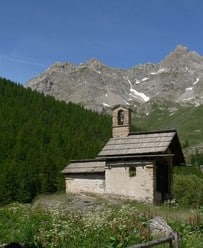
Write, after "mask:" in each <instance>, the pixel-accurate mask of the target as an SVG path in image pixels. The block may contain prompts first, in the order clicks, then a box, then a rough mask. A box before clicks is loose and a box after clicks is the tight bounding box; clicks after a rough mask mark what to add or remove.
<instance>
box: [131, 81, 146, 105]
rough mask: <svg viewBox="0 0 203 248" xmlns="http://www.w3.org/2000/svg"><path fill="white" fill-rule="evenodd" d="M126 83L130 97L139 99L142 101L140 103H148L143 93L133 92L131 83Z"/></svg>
mask: <svg viewBox="0 0 203 248" xmlns="http://www.w3.org/2000/svg"><path fill="white" fill-rule="evenodd" d="M128 83H129V85H130V93H129V95H130V96H132V97H134V98H138V99H140V100H142V101H144V102H148V101H149V99H150V98H149V97H148V96H146V95H145V94H144V93H142V92H138V91H137V90H135V89H134V88H133V87H132V83H131V81H130V80H129V79H128Z"/></svg>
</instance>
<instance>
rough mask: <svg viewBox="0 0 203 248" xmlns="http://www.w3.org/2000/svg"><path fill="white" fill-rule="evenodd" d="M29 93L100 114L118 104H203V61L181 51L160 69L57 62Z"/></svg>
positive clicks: (184, 49)
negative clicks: (158, 102) (41, 93)
mask: <svg viewBox="0 0 203 248" xmlns="http://www.w3.org/2000/svg"><path fill="white" fill-rule="evenodd" d="M25 87H30V88H31V89H33V90H37V91H39V92H43V93H44V94H45V95H51V96H54V97H55V98H56V99H58V100H63V101H65V102H73V103H76V104H81V105H82V106H84V107H86V108H87V109H92V110H95V111H99V112H100V111H103V110H106V109H108V108H110V107H112V106H113V105H116V104H125V105H130V106H131V107H136V108H138V109H139V108H140V107H141V108H143V106H145V105H146V106H148V105H150V104H151V103H152V102H154V101H160V102H164V101H168V102H171V104H172V105H173V104H177V103H178V104H180V105H185V104H186V105H188V104H189V105H193V106H199V105H201V104H203V57H202V56H200V55H199V54H198V53H196V52H195V51H189V49H188V48H187V47H185V46H182V45H178V46H176V48H175V50H174V51H172V52H171V53H169V54H168V55H167V56H166V57H165V58H163V60H161V61H160V63H158V64H153V63H150V62H149V63H146V64H139V65H136V66H134V67H132V68H130V69H122V68H113V67H109V66H107V65H105V64H104V63H102V62H101V61H99V60H97V59H95V58H92V59H89V60H88V61H87V62H85V63H80V64H79V65H76V64H73V63H70V62H65V63H62V62H57V63H55V64H53V65H51V66H50V67H49V68H48V69H47V70H46V71H44V72H43V73H41V74H40V75H38V76H36V77H34V78H32V79H31V80H29V81H28V82H27V83H26V84H25Z"/></svg>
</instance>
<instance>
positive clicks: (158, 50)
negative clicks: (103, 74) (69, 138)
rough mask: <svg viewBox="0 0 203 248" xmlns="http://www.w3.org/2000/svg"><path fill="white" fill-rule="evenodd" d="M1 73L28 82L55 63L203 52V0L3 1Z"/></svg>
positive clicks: (124, 64)
mask: <svg viewBox="0 0 203 248" xmlns="http://www.w3.org/2000/svg"><path fill="white" fill-rule="evenodd" d="M0 3H1V4H0V10H1V14H0V77H4V78H7V79H10V80H12V81H14V82H17V83H20V84H25V83H26V82H27V81H28V80H30V79H32V78H33V77H35V76H38V75H39V74H40V73H42V72H43V71H45V70H46V69H48V67H50V66H51V65H52V64H54V63H56V62H71V63H74V64H80V63H85V62H86V61H88V60H89V59H91V58H96V59H98V60H100V61H101V62H103V63H104V64H106V65H108V66H111V67H118V68H123V69H128V68H132V67H134V66H136V65H138V64H144V63H147V62H152V63H159V62H160V61H161V60H163V59H164V57H166V56H167V55H168V54H169V53H170V52H172V51H173V50H174V49H175V47H176V46H177V45H180V44H181V45H184V46H186V47H188V49H189V50H191V51H196V52H197V53H199V54H200V55H203V28H202V25H203V11H202V9H203V1H202V0H170V1H169V0H0Z"/></svg>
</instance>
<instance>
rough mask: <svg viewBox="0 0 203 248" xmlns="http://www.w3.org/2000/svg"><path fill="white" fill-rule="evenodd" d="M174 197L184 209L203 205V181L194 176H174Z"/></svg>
mask: <svg viewBox="0 0 203 248" xmlns="http://www.w3.org/2000/svg"><path fill="white" fill-rule="evenodd" d="M174 197H175V199H176V201H177V202H178V203H179V204H180V205H182V206H184V207H191V208H192V207H194V208H199V207H200V206H201V205H203V179H202V178H200V177H198V176H196V175H192V174H191V175H178V174H176V175H175V176H174Z"/></svg>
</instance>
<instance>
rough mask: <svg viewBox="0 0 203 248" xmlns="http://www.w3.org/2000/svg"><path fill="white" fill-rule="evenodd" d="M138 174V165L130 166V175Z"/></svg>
mask: <svg viewBox="0 0 203 248" xmlns="http://www.w3.org/2000/svg"><path fill="white" fill-rule="evenodd" d="M135 176H136V167H135V166H133V167H129V177H135Z"/></svg>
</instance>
